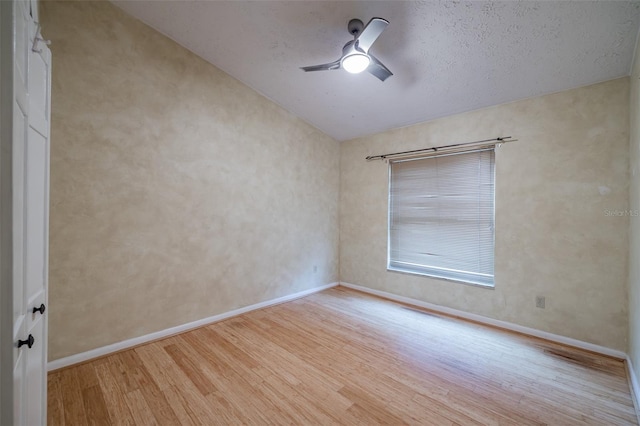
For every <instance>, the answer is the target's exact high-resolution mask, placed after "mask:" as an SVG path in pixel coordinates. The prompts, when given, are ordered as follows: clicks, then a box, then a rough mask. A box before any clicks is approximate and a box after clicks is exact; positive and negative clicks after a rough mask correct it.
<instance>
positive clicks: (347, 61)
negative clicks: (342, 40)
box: [300, 18, 393, 81]
mask: <svg viewBox="0 0 640 426" xmlns="http://www.w3.org/2000/svg"><path fill="white" fill-rule="evenodd" d="M387 25H389V21H387V20H386V19H382V18H372V19H371V20H370V21H369V23H368V24H367V26H366V27H365V26H364V24H363V23H362V21H361V20H359V19H352V20H350V21H349V24H348V25H347V29H348V30H349V34H351V35H353V40H351V41H349V42H348V43H347V44H345V45H344V47H343V48H342V57H340V59H338V60H337V61H334V62H331V63H328V64H322V65H312V66H309V67H300V69H301V70H303V71H305V72H308V71H327V70H337V69H340V68H344V69H345V70H346V71H347V72H350V73H352V74H357V73H360V72H362V71H365V70H366V71H368V72H369V73H370V74H373V75H374V76H375V77H377V78H379V79H380V80H381V81H385V80H386V79H387V78H388V77H390V76H392V75H393V73H392V72H391V71H389V69H388V68H387V67H385V66H384V65H383V64H382V62H380V61H379V60H378V59H377V58H376V57H375V56H373V55H372V54H370V53H369V49H371V46H372V45H373V43H374V42H375V41H376V40H377V39H378V37H380V34H382V32H383V31H384V29H385V28H387Z"/></svg>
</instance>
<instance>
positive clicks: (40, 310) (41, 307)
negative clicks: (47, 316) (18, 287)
mask: <svg viewBox="0 0 640 426" xmlns="http://www.w3.org/2000/svg"><path fill="white" fill-rule="evenodd" d="M45 309H46V307H45V306H44V303H42V304H40V307H39V308H36V307H35V306H34V308H33V313H34V314H35V313H36V312H40V315H42V314H44V310H45Z"/></svg>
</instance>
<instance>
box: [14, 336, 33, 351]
mask: <svg viewBox="0 0 640 426" xmlns="http://www.w3.org/2000/svg"><path fill="white" fill-rule="evenodd" d="M33 342H35V339H34V338H33V335H31V334H30V335H29V337H27V338H26V339H25V340H18V347H22V346H24V345H27V346H28V347H29V349H31V346H33Z"/></svg>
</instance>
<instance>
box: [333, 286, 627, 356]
mask: <svg viewBox="0 0 640 426" xmlns="http://www.w3.org/2000/svg"><path fill="white" fill-rule="evenodd" d="M340 285H341V286H343V287H347V288H352V289H354V290H358V291H362V292H363V293H369V294H373V295H375V296H380V297H383V298H385V299H390V300H395V301H396V302H402V303H407V304H409V305H414V306H419V307H421V308H425V309H429V310H432V311H436V312H441V313H443V314H447V315H451V316H455V317H459V318H464V319H468V320H471V321H475V322H479V323H482V324H487V325H491V326H494V327H498V328H503V329H505V330H510V331H515V332H518V333H522V334H527V335H529V336H534V337H539V338H541V339H545V340H550V341H552V342H556V343H561V344H563V345H567V346H573V347H576V348H580V349H586V350H588V351H591V352H595V353H599V354H603V355H607V356H610V357H613V358H618V359H620V360H625V359H627V354H626V353H624V352H622V351H619V350H616V349H611V348H607V347H605V346H600V345H595V344H593V343H588V342H583V341H582V340H577V339H572V338H570V337H565V336H560V335H558V334H553V333H548V332H546V331H541V330H536V329H535V328H530V327H525V326H522V325H518V324H514V323H511V322H507V321H501V320H497V319H493V318H489V317H485V316H482V315H477V314H471V313H469V312H464V311H459V310H457V309H453V308H448V307H446V306H441V305H435V304H433V303H429V302H424V301H422V300H417V299H412V298H410V297H405V296H398V295H397V294H393V293H387V292H386V291H380V290H375V289H372V288H369V287H363V286H360V285H355V284H349V283H345V282H340Z"/></svg>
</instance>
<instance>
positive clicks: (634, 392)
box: [627, 355, 640, 423]
mask: <svg viewBox="0 0 640 426" xmlns="http://www.w3.org/2000/svg"><path fill="white" fill-rule="evenodd" d="M627 376H628V377H629V387H630V388H631V399H633V406H634V407H635V409H636V416H637V417H638V423H640V400H639V399H638V398H639V397H640V383H638V376H637V375H636V370H634V369H633V363H632V362H631V358H629V355H627Z"/></svg>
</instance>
